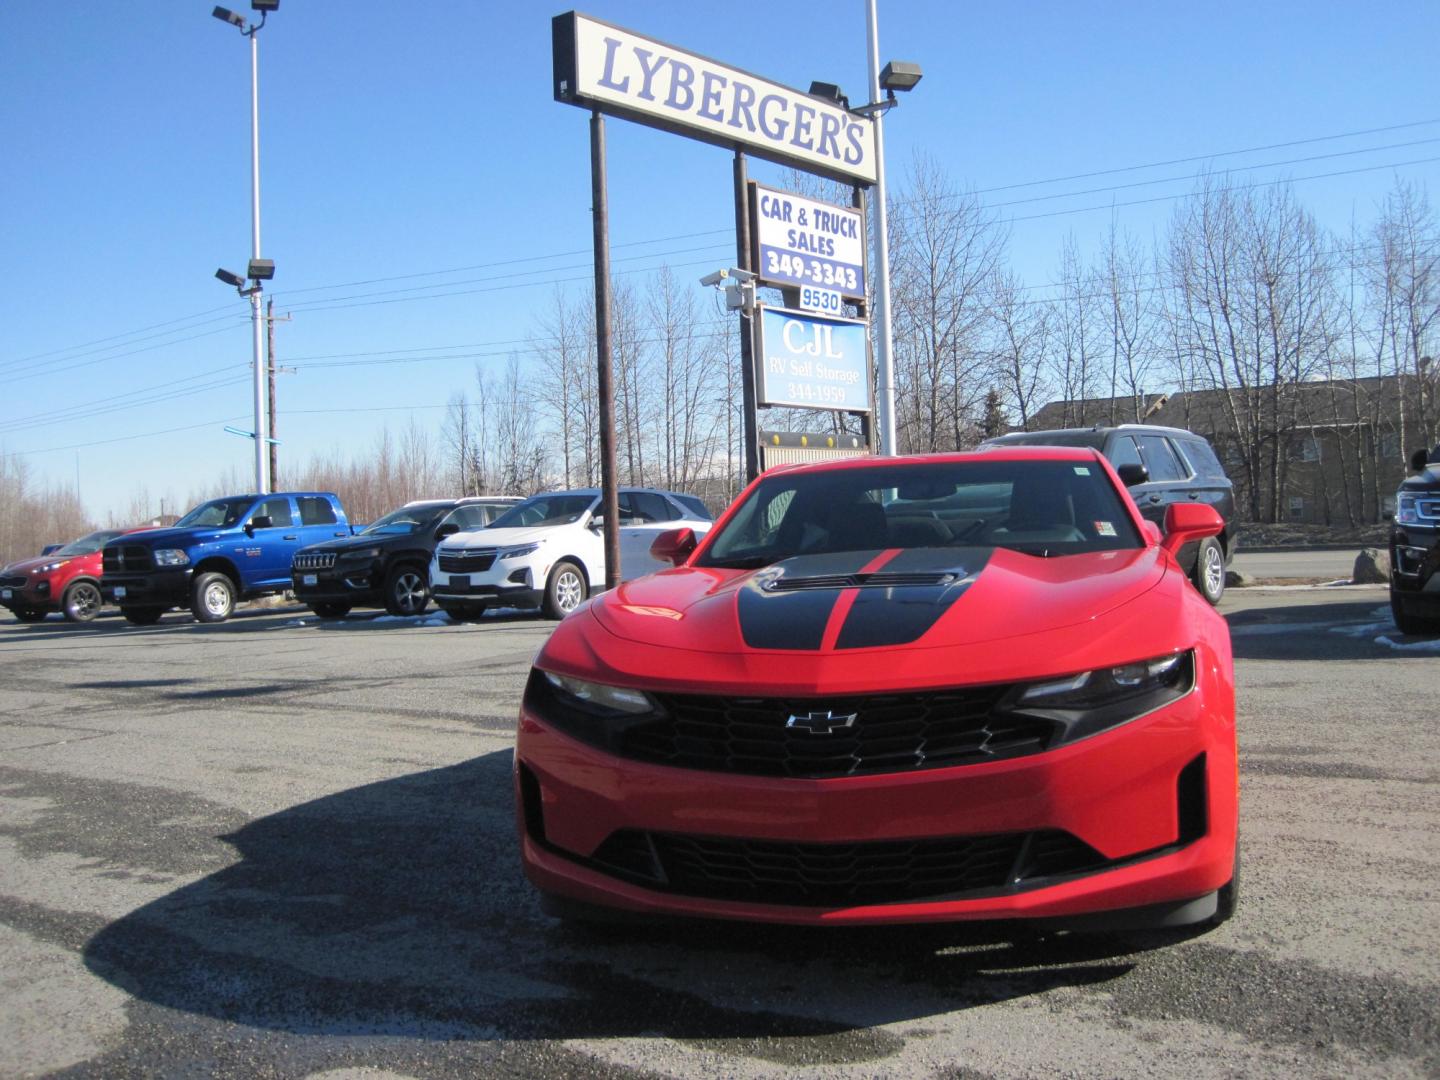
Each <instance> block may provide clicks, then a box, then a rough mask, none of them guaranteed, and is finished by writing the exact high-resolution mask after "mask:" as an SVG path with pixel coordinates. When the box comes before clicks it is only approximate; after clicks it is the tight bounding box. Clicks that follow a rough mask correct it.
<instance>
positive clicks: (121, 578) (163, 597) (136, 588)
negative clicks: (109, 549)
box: [100, 566, 195, 608]
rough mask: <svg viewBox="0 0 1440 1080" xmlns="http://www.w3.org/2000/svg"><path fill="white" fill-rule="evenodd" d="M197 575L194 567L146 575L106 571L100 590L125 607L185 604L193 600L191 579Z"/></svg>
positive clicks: (101, 580) (154, 571) (155, 571)
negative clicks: (191, 598) (108, 572)
mask: <svg viewBox="0 0 1440 1080" xmlns="http://www.w3.org/2000/svg"><path fill="white" fill-rule="evenodd" d="M194 574H195V570H194V568H193V567H190V566H177V567H175V568H174V569H171V570H152V571H150V572H148V573H144V574H106V575H105V576H104V577H102V578H101V579H100V592H101V594H102V595H103V596H104V597H105V599H106V600H107V601H108V602H110V603H114V604H119V605H120V606H121V607H122V608H125V607H184V606H185V605H186V604H188V603H190V579H191V578H192V577H193V576H194ZM120 590H123V592H122V591H120Z"/></svg>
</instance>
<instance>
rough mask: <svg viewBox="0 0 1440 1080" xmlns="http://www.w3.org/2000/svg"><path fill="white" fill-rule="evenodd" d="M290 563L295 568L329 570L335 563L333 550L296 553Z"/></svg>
mask: <svg viewBox="0 0 1440 1080" xmlns="http://www.w3.org/2000/svg"><path fill="white" fill-rule="evenodd" d="M290 565H291V566H292V567H293V568H294V569H296V570H329V569H330V568H331V567H332V566H334V565H335V552H333V551H317V552H315V553H314V554H311V555H305V554H300V555H296V556H295V558H294V560H293V561H292V562H291V564H290Z"/></svg>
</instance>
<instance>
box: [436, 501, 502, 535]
mask: <svg viewBox="0 0 1440 1080" xmlns="http://www.w3.org/2000/svg"><path fill="white" fill-rule="evenodd" d="M490 510H491V507H488V506H476V505H474V504H471V505H469V506H460V507H456V509H455V511H454V513H452V514H451V515H450V516H449V517H447V518H446V519H445V520H446V521H447V522H450V521H453V522H454V523H455V524H456V525H459V526H460V531H461V532H469V531H470V530H471V529H483V528H484V527H485V526H486V525H488V524H490V522H491V521H493V520H494V516H493V515H492V514H490V512H489V511H490Z"/></svg>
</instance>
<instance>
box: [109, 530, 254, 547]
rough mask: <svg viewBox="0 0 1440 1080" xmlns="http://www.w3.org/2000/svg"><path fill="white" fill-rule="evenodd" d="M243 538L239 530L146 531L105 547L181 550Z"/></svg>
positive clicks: (242, 533)
mask: <svg viewBox="0 0 1440 1080" xmlns="http://www.w3.org/2000/svg"><path fill="white" fill-rule="evenodd" d="M236 535H238V536H245V533H244V532H243V531H242V530H241V529H239V528H233V529H213V528H205V529H146V530H145V531H144V533H137V534H136V535H134V536H117V537H116V538H115V539H114V540H111V541H110V542H109V543H107V544H106V545H105V546H106V547H111V546H115V547H120V546H124V547H131V546H133V545H135V544H140V545H142V546H144V547H148V548H150V549H151V550H155V549H157V548H183V547H188V546H189V545H191V544H208V543H211V542H212V541H215V540H220V539H223V538H225V537H227V536H236Z"/></svg>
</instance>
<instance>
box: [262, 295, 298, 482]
mask: <svg viewBox="0 0 1440 1080" xmlns="http://www.w3.org/2000/svg"><path fill="white" fill-rule="evenodd" d="M292 318H294V316H293V315H280V316H278V317H277V316H276V314H275V298H274V297H273V296H272V297H271V298H270V299H269V300H267V301H266V302H265V356H266V364H267V368H268V370H267V372H266V374H267V382H268V384H269V391H270V411H269V412H268V413H267V414H266V415H268V416H269V417H270V486H271V487H272V488H275V487H279V486H280V481H279V480H278V479H277V477H278V476H279V475H280V474H279V473H278V472H277V471H276V470H277V469H278V468H279V466H278V464H277V461H278V458H279V449H280V444H279V442H278V440H277V439H276V438H275V373H276V372H277V371H279V372H287V371H293V370H294V369H293V368H281V367H276V366H275V324H276V323H277V322H289V321H290V320H291V319H292Z"/></svg>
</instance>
